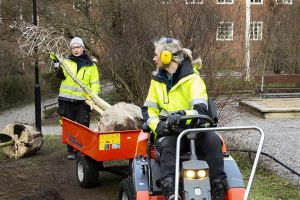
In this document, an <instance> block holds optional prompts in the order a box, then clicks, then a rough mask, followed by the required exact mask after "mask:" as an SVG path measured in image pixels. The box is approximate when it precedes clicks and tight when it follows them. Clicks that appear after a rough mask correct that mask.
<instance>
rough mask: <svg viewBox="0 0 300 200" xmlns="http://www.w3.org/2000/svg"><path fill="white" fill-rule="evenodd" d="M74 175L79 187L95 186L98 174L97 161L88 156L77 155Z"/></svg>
mask: <svg viewBox="0 0 300 200" xmlns="http://www.w3.org/2000/svg"><path fill="white" fill-rule="evenodd" d="M76 175H77V179H78V181H79V185H80V186H81V187H83V188H89V187H95V186H96V185H97V182H98V176H99V172H98V168H97V162H96V161H95V160H93V159H92V158H90V157H88V156H82V155H79V156H78V159H77V163H76Z"/></svg>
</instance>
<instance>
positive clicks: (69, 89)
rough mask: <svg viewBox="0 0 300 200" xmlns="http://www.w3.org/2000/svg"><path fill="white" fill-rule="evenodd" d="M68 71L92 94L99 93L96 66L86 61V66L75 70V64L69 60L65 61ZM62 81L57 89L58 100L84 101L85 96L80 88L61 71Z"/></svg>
mask: <svg viewBox="0 0 300 200" xmlns="http://www.w3.org/2000/svg"><path fill="white" fill-rule="evenodd" d="M65 62H66V64H67V66H68V67H69V69H70V71H71V72H72V73H73V74H74V75H75V76H76V77H77V78H78V80H79V81H81V82H82V83H83V84H84V85H85V86H86V87H87V88H89V89H90V90H91V91H92V92H93V93H96V94H98V93H99V92H100V82H99V73H98V69H97V66H96V65H95V64H94V63H93V62H91V61H90V60H88V61H87V62H86V63H87V64H86V65H84V66H82V67H81V68H80V69H79V70H77V63H76V62H75V61H73V60H71V59H68V60H65ZM63 75H64V79H63V80H62V82H61V85H60V89H59V99H71V100H86V94H85V93H84V91H83V90H82V89H81V88H80V86H79V85H78V84H77V83H76V82H74V81H73V79H72V78H71V77H70V76H69V75H68V74H67V72H66V71H65V69H63Z"/></svg>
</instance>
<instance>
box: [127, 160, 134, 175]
mask: <svg viewBox="0 0 300 200" xmlns="http://www.w3.org/2000/svg"><path fill="white" fill-rule="evenodd" d="M132 162H133V159H132V158H130V159H129V161H128V172H127V173H128V176H129V177H132Z"/></svg>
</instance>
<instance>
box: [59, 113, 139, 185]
mask: <svg viewBox="0 0 300 200" xmlns="http://www.w3.org/2000/svg"><path fill="white" fill-rule="evenodd" d="M140 132H141V130H124V131H112V132H96V131H93V130H91V129H89V128H87V127H85V126H83V125H81V124H78V123H77V122H74V121H72V120H69V119H67V118H63V119H62V143H63V144H68V145H71V146H72V147H73V148H74V151H76V152H77V153H76V158H77V162H76V165H77V166H76V174H77V178H78V181H79V184H80V186H81V187H94V186H96V185H97V182H98V174H99V171H110V172H112V173H116V174H118V175H121V176H123V175H124V176H126V175H127V169H125V170H124V167H123V168H121V169H123V170H115V169H112V168H109V167H103V162H104V161H112V160H125V159H129V160H131V159H132V158H134V156H135V153H136V152H135V151H136V144H137V139H138V136H139V134H140Z"/></svg>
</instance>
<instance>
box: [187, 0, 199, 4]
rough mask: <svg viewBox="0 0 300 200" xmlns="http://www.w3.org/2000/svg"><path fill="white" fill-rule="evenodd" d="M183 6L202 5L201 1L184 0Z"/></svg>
mask: <svg viewBox="0 0 300 200" xmlns="http://www.w3.org/2000/svg"><path fill="white" fill-rule="evenodd" d="M185 4H203V0H185Z"/></svg>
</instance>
